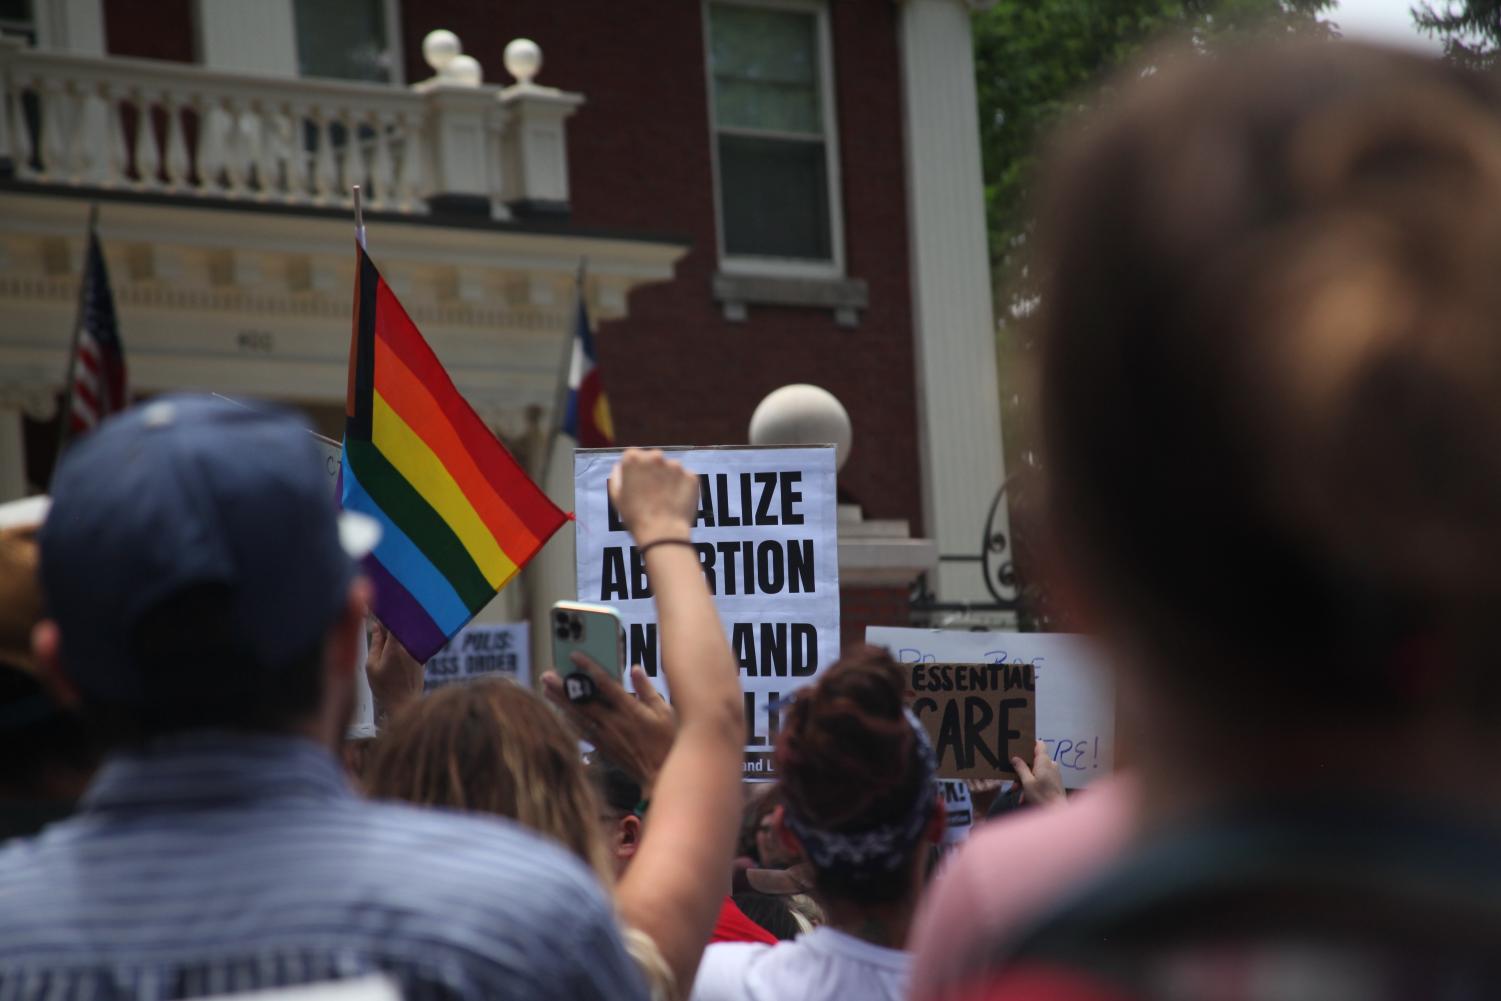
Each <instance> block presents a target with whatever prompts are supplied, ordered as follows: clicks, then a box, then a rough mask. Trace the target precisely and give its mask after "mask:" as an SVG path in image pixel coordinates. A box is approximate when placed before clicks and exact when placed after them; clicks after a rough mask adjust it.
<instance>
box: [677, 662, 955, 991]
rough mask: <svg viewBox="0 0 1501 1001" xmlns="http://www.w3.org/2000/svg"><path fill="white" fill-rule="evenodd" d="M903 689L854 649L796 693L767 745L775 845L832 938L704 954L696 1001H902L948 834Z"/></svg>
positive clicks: (883, 667)
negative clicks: (794, 864) (924, 902)
mask: <svg viewBox="0 0 1501 1001" xmlns="http://www.w3.org/2000/svg"><path fill="white" fill-rule="evenodd" d="M906 687H907V685H906V674H905V672H904V671H903V670H902V668H901V667H900V666H898V665H897V664H896V662H894V661H893V660H892V659H891V656H890V654H888V653H887V652H886V651H884V650H881V649H878V648H875V647H862V648H860V649H858V650H856V651H854V652H853V653H851V654H847V655H846V656H845V657H843V658H842V659H840V660H839V661H837V662H836V663H835V664H834V665H833V666H831V667H830V668H829V669H828V671H827V673H825V674H824V675H823V676H822V677H820V678H819V680H818V681H817V682H815V683H814V684H813V685H811V686H808V687H806V688H803V689H801V690H799V691H798V693H797V695H796V696H795V697H794V699H793V701H792V704H791V706H790V708H789V709H788V710H787V713H786V719H785V720H784V721H783V723H782V728H781V734H780V736H779V738H778V741H777V748H776V759H775V760H776V766H777V774H778V776H779V779H778V781H779V782H780V787H781V794H782V796H783V799H784V803H785V806H784V808H783V809H782V810H781V811H780V813H779V814H778V815H777V816H778V817H779V822H778V823H777V825H776V827H777V829H776V835H777V836H778V837H780V838H782V839H784V840H785V841H787V842H789V843H790V844H793V845H796V846H797V847H798V848H799V849H800V850H801V852H802V854H803V855H804V856H805V857H806V858H807V859H808V861H809V863H810V864H811V866H812V868H813V873H814V888H815V894H816V896H817V897H818V899H819V901H820V903H822V904H823V907H824V911H825V913H826V914H827V916H828V924H826V925H824V926H823V927H820V928H817V929H815V930H813V931H811V932H807V933H805V934H804V935H802V936H800V937H799V938H797V939H795V940H793V941H790V942H782V943H781V944H779V945H775V946H766V945H746V944H740V943H733V944H723V945H711V946H710V947H709V948H708V950H707V951H706V952H705V953H704V960H703V964H702V966H701V967H700V968H699V972H698V979H697V981H695V982H694V985H693V994H692V997H693V1001H741V999H749V998H802V999H809V1001H818V999H824V998H829V999H832V998H861V999H873V1001H883V999H890V1001H897V999H899V998H902V997H903V996H904V995H905V994H906V990H907V972H908V957H907V954H906V953H905V952H903V951H902V946H903V943H904V942H905V941H906V938H907V931H908V927H909V925H910V924H911V922H912V914H913V911H914V910H915V909H916V907H917V900H918V896H919V895H920V893H921V892H922V886H923V877H924V875H925V870H926V867H927V859H928V849H929V848H930V847H932V846H934V845H936V844H937V843H938V842H939V840H940V839H941V838H942V836H943V820H944V806H943V798H942V796H941V795H940V793H939V791H938V783H937V774H938V764H937V760H936V758H935V756H934V754H933V747H932V744H931V743H930V742H929V740H928V735H927V733H926V732H925V731H924V729H923V726H922V724H921V723H919V722H918V720H917V718H916V717H915V716H914V715H913V714H912V712H911V711H910V710H908V709H907V707H906V705H905V704H904V696H905V693H906Z"/></svg>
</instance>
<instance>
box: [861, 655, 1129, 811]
mask: <svg viewBox="0 0 1501 1001" xmlns="http://www.w3.org/2000/svg"><path fill="white" fill-rule="evenodd" d="M865 641H866V642H867V643H871V644H874V645H875V646H884V647H886V648H888V649H889V650H890V651H891V653H892V656H894V657H895V658H896V659H897V660H898V661H900V662H902V663H904V664H915V663H922V664H939V663H947V664H955V663H970V664H979V663H983V664H1003V663H1012V664H1029V665H1031V666H1032V668H1033V672H1034V675H1035V679H1036V686H1037V692H1036V696H1037V698H1036V718H1037V736H1038V738H1039V739H1041V740H1042V741H1043V742H1044V743H1045V744H1047V746H1048V751H1049V753H1051V754H1052V756H1053V760H1054V761H1056V762H1057V763H1058V767H1059V769H1060V771H1061V772H1062V773H1063V784H1064V785H1065V786H1067V787H1068V788H1070V789H1078V788H1081V787H1083V786H1085V785H1087V784H1088V783H1089V782H1090V781H1091V780H1093V779H1095V778H1098V777H1099V776H1101V775H1105V774H1108V773H1109V772H1110V770H1111V769H1112V768H1113V767H1114V760H1115V683H1114V679H1113V678H1112V676H1111V674H1110V672H1109V670H1108V669H1107V668H1106V667H1105V665H1104V663H1103V660H1102V658H1101V655H1100V653H1099V651H1098V650H1097V649H1096V648H1095V646H1094V645H1093V644H1092V643H1091V642H1090V641H1089V639H1088V638H1087V637H1084V636H1079V635H1075V634H1072V633H1008V632H984V633H980V632H962V631H959V630H944V629H900V628H896V627H891V626H871V627H870V628H869V629H867V630H866V631H865ZM934 747H935V749H936V747H937V745H936V744H935V745H934ZM1022 757H1023V758H1024V759H1027V760H1030V758H1031V752H1030V750H1028V751H1027V752H1026V753H1024V754H1022Z"/></svg>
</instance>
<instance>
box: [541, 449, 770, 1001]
mask: <svg viewBox="0 0 1501 1001" xmlns="http://www.w3.org/2000/svg"><path fill="white" fill-rule="evenodd" d="M610 496H611V498H612V499H613V500H614V502H615V507H616V509H617V510H619V511H620V515H621V518H622V519H624V521H625V524H626V526H627V527H628V528H629V529H630V531H631V535H632V537H633V538H634V539H635V541H636V544H637V545H638V546H640V547H643V548H645V547H647V546H651V548H650V549H648V550H647V552H646V554H645V559H646V571H647V575H648V576H649V578H650V580H651V587H652V593H653V594H654V595H655V598H656V605H657V623H658V625H657V629H658V634H659V635H660V637H661V649H662V670H663V673H664V674H665V675H666V677H667V684H668V687H669V688H670V689H671V692H672V704H673V709H674V710H675V711H676V715H677V737H676V739H675V740H674V741H673V742H672V746H671V749H670V750H669V751H668V752H667V755H666V758H665V759H664V760H663V761H662V763H661V768H660V770H658V772H657V774H656V778H655V782H653V783H652V791H651V808H650V810H649V811H648V813H647V820H646V827H645V831H644V834H643V836H642V841H641V847H640V848H639V849H638V850H637V852H636V856H635V858H634V859H633V860H632V861H631V865H630V867H629V868H628V869H627V870H626V872H625V875H624V876H623V877H622V878H621V880H620V883H619V885H618V886H617V888H616V905H617V907H619V909H620V913H621V917H622V918H623V919H624V920H625V921H626V923H628V924H630V925H631V926H633V927H635V928H639V929H640V930H641V931H644V932H646V933H647V934H648V935H650V936H651V937H652V939H653V941H655V942H656V944H657V947H658V948H659V949H660V950H661V951H662V955H663V957H664V958H665V959H666V960H667V963H668V965H669V966H670V967H671V969H672V972H673V975H674V977H675V978H676V980H677V986H678V991H679V993H680V995H682V996H684V997H686V996H687V994H688V991H689V989H690V988H691V987H692V986H693V976H694V973H695V972H696V971H697V969H698V962H699V959H700V957H701V956H702V955H703V950H704V946H705V945H706V944H707V943H708V941H709V935H710V933H711V932H712V930H713V927H714V922H715V919H716V918H717V917H718V914H719V909H720V905H721V902H722V900H723V898H724V895H725V894H726V893H727V892H728V890H729V877H730V862H731V859H732V857H733V853H734V846H735V838H736V835H737V833H738V829H739V824H740V773H741V758H742V755H743V753H744V747H745V717H744V710H743V708H742V706H741V699H740V679H739V675H738V672H737V669H736V665H735V658H734V656H733V655H732V654H731V652H730V646H729V642H728V641H727V640H726V639H725V634H724V628H723V626H721V624H720V621H719V614H718V612H717V611H716V610H715V607H714V599H713V597H712V596H711V595H710V594H709V588H708V585H707V584H706V583H705V582H704V576H703V572H702V571H701V570H700V569H699V564H698V556H697V555H696V553H695V552H694V550H693V549H692V547H690V546H687V545H677V544H666V545H652V543H654V542H663V541H666V540H681V541H685V542H686V541H687V540H688V538H689V536H690V533H691V531H692V527H693V519H694V515H695V512H696V510H697V505H698V479H697V478H696V477H695V476H693V474H691V473H689V472H688V471H687V470H685V469H684V468H683V467H682V466H681V465H679V464H678V463H676V462H673V461H671V460H669V459H667V458H665V457H664V456H663V455H662V453H660V452H655V451H652V452H642V451H635V450H630V451H627V452H626V453H625V454H624V456H622V457H621V460H620V465H619V466H617V467H616V469H615V472H614V473H613V474H612V475H611V478H610ZM635 678H636V683H637V684H641V683H642V682H643V681H645V678H644V675H643V674H641V673H640V672H637V673H636V675H635ZM548 687H549V690H550V693H551V694H552V695H553V696H554V697H555V701H561V696H560V694H559V692H558V691H557V689H558V687H559V686H558V684H557V682H556V679H548ZM611 705H614V706H615V708H613V709H612V708H610V706H611ZM577 708H578V707H575V709H577ZM624 708H625V707H623V706H620V705H619V702H618V700H615V699H613V698H612V699H611V700H610V701H609V702H607V703H605V704H603V705H598V706H590V707H585V708H584V709H583V711H579V712H575V715H576V716H583V717H584V718H585V719H588V720H589V721H590V722H591V724H592V725H591V728H592V729H594V730H595V732H599V731H600V730H601V729H604V728H606V727H607V724H603V723H596V722H595V720H596V719H597V718H598V717H599V716H600V715H601V714H603V713H607V712H617V713H618V712H621V711H622V710H623V709H624ZM591 717H592V719H591ZM612 722H614V723H617V724H621V723H625V722H626V720H625V717H621V718H619V719H617V720H614V721H612ZM643 778H645V779H647V780H648V781H650V779H651V776H643Z"/></svg>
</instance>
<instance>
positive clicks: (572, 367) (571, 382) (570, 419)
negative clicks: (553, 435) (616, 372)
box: [563, 295, 615, 448]
mask: <svg viewBox="0 0 1501 1001" xmlns="http://www.w3.org/2000/svg"><path fill="white" fill-rule="evenodd" d="M563 433H564V434H566V435H568V436H569V437H570V438H572V439H573V440H574V441H576V442H578V443H579V447H581V448H603V447H607V446H609V445H613V444H615V424H614V422H613V421H611V420H610V401H609V399H608V398H607V397H606V396H605V388H604V385H603V384H602V383H601V382H600V379H599V365H598V364H597V363H596V361H595V356H594V335H593V334H592V333H591V332H590V331H589V312H588V310H586V309H585V308H584V297H583V296H582V295H580V296H579V303H578V316H577V318H576V319H575V320H574V324H573V359H572V361H570V362H569V365H568V402H567V404H566V405H565V406H564V408H563Z"/></svg>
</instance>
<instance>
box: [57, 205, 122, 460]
mask: <svg viewBox="0 0 1501 1001" xmlns="http://www.w3.org/2000/svg"><path fill="white" fill-rule="evenodd" d="M69 378H70V384H69V387H68V409H67V413H68V433H69V434H70V435H76V434H82V433H83V432H85V431H88V430H89V429H90V428H92V427H94V425H96V424H98V423H99V422H100V421H102V420H104V418H106V417H108V416H109V415H110V414H112V413H115V412H116V411H118V410H124V409H125V407H126V406H128V405H129V400H127V399H126V396H125V348H124V345H122V344H121V343H120V330H119V327H118V325H117V324H116V323H115V297H114V296H113V295H112V294H111V293H110V290H109V272H108V271H107V270H105V267H104V252H103V251H102V250H100V249H99V236H98V234H97V233H95V232H94V231H93V229H90V230H89V250H88V260H87V261H85V262H84V267H83V290H82V292H81V294H80V296H79V305H78V330H77V331H76V332H75V333H74V341H73V359H72V362H71V364H70V365H69Z"/></svg>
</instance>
